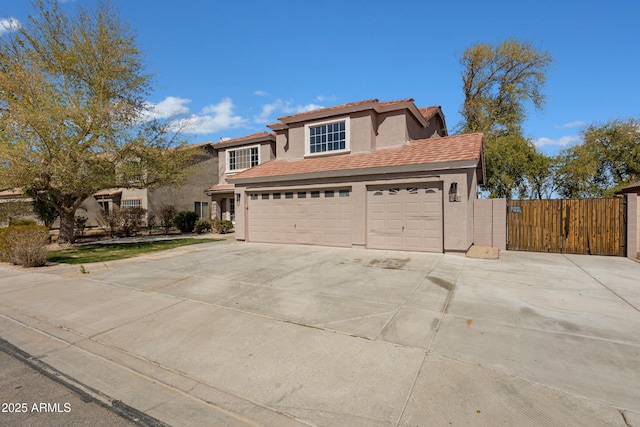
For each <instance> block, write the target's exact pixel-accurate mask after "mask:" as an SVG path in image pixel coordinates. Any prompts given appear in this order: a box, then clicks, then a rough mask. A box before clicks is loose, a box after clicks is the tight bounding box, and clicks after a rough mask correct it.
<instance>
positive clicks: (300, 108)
mask: <svg viewBox="0 0 640 427" xmlns="http://www.w3.org/2000/svg"><path fill="white" fill-rule="evenodd" d="M321 108H324V107H323V106H322V105H318V104H307V105H303V106H297V107H296V111H295V113H306V112H307V111H313V110H319V109H321ZM295 113H293V114H295Z"/></svg>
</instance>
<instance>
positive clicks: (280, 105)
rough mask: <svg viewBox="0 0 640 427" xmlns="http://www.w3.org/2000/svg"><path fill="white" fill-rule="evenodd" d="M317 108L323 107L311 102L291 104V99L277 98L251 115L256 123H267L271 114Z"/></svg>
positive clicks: (293, 112) (286, 113) (292, 112)
mask: <svg viewBox="0 0 640 427" xmlns="http://www.w3.org/2000/svg"><path fill="white" fill-rule="evenodd" d="M319 108H324V107H323V106H322V105H318V104H313V103H312V104H307V105H293V103H292V102H291V101H283V100H282V99H279V98H278V99H276V100H275V101H273V102H272V103H270V104H264V105H263V106H262V110H261V111H260V114H258V115H255V116H253V120H254V121H255V122H256V123H269V122H270V121H272V120H273V117H272V116H273V115H276V116H279V115H283V114H285V115H289V114H297V113H304V112H307V111H313V110H317V109H319Z"/></svg>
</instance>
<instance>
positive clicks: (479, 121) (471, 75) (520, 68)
mask: <svg viewBox="0 0 640 427" xmlns="http://www.w3.org/2000/svg"><path fill="white" fill-rule="evenodd" d="M552 61H553V60H552V58H551V56H550V55H549V53H548V52H547V51H539V50H537V49H536V48H535V47H534V46H533V45H532V44H531V43H530V42H526V41H520V40H516V39H513V38H511V39H508V40H505V41H503V42H502V43H499V44H497V45H495V46H493V45H490V44H487V43H482V44H478V45H475V46H471V47H468V48H467V49H466V50H465V51H464V53H463V54H462V58H461V59H460V63H461V65H462V66H463V72H462V89H463V92H464V104H463V107H462V110H461V111H460V114H461V115H462V123H461V125H460V130H461V131H462V132H463V133H469V132H483V133H484V134H485V135H486V136H487V137H489V138H490V139H492V138H494V137H498V136H501V135H516V134H520V133H521V126H522V123H523V122H524V120H525V119H526V108H525V106H526V104H527V103H531V104H533V106H534V107H535V108H536V109H541V108H542V107H543V106H544V100H545V97H544V94H543V92H542V88H543V86H544V84H545V81H546V73H547V69H548V68H549V65H551V63H552Z"/></svg>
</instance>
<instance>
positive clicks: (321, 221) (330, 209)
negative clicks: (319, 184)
mask: <svg viewBox="0 0 640 427" xmlns="http://www.w3.org/2000/svg"><path fill="white" fill-rule="evenodd" d="M262 194H268V198H263V196H262ZM280 194H281V197H280V198H274V197H273V193H263V192H260V193H258V197H257V198H252V197H249V202H248V203H249V209H248V215H247V218H248V219H247V221H248V236H247V240H248V241H253V242H279V243H300V244H317V245H330V246H351V235H352V232H351V226H352V225H351V224H352V220H351V198H350V197H345V196H344V195H343V196H341V197H338V196H339V192H338V191H337V190H334V193H333V197H331V196H329V197H325V192H324V190H323V191H319V190H312V191H309V190H308V191H294V192H285V193H284V197H282V193H280ZM348 194H350V192H349V193H348ZM288 195H289V196H288ZM301 196H302V197H301Z"/></svg>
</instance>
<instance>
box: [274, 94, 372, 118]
mask: <svg viewBox="0 0 640 427" xmlns="http://www.w3.org/2000/svg"><path fill="white" fill-rule="evenodd" d="M376 102H378V100H377V99H375V98H373V99H367V100H364V101H358V102H349V103H347V104H340V105H335V106H333V107H327V108H319V109H317V110H311V111H303V112H302V113H297V114H291V115H289V116H282V117H278V120H289V119H293V118H302V117H305V116H309V115H311V114H315V113H318V112H320V111H322V112H325V111H327V112H329V111H332V110H341V109H343V108H349V107H357V106H358V105H363V104H372V103H376Z"/></svg>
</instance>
